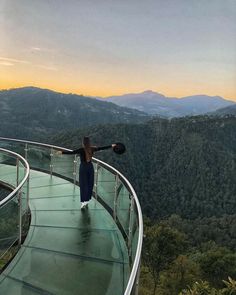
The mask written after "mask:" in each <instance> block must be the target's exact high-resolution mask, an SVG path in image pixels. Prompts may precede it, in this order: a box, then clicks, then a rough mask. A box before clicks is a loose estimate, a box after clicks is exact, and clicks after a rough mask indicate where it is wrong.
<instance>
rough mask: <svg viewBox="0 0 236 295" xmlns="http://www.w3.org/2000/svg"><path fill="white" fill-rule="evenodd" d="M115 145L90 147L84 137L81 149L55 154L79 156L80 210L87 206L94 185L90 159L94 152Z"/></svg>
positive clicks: (88, 140) (86, 138)
mask: <svg viewBox="0 0 236 295" xmlns="http://www.w3.org/2000/svg"><path fill="white" fill-rule="evenodd" d="M115 147H116V144H112V145H107V146H102V147H97V146H92V145H91V143H90V139H89V137H87V136H86V137H84V138H83V141H82V147H81V148H79V149H76V150H73V151H71V152H69V151H58V152H57V154H67V155H72V154H78V155H80V168H79V185H80V198H81V209H83V208H85V207H86V206H88V203H89V201H90V199H91V197H92V193H93V185H94V168H93V164H92V157H93V154H94V152H97V151H101V150H105V149H109V148H113V149H114V148H115Z"/></svg>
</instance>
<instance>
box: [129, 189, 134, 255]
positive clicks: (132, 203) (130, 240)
mask: <svg viewBox="0 0 236 295" xmlns="http://www.w3.org/2000/svg"><path fill="white" fill-rule="evenodd" d="M133 211H134V197H133V196H132V195H130V214H129V236H128V251H129V257H130V258H131V249H132V225H133Z"/></svg>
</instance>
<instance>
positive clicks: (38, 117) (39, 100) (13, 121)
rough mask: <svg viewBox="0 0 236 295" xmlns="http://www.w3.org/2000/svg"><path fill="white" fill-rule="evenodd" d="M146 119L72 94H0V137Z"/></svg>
mask: <svg viewBox="0 0 236 295" xmlns="http://www.w3.org/2000/svg"><path fill="white" fill-rule="evenodd" d="M148 118H149V116H148V115H147V114H145V113H143V112H140V111H138V110H134V109H129V108H124V107H120V106H118V105H116V104H113V103H111V102H106V101H99V100H96V99H93V98H89V97H85V96H82V95H75V94H63V93H58V92H55V91H51V90H47V89H40V88H36V87H23V88H18V89H11V90H2V91H0V134H1V136H7V137H17V138H19V137H21V138H31V139H34V138H38V137H39V135H41V136H42V137H43V136H44V135H47V134H49V133H54V132H58V131H61V130H71V129H75V128H81V127H85V126H91V125H98V124H115V123H116V124H117V123H134V122H136V123H140V122H143V121H145V120H147V119H148Z"/></svg>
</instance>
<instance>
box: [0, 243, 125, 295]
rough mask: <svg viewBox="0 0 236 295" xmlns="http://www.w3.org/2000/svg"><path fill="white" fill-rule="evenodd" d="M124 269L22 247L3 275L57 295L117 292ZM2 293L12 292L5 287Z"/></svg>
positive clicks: (112, 294) (118, 294)
mask: <svg viewBox="0 0 236 295" xmlns="http://www.w3.org/2000/svg"><path fill="white" fill-rule="evenodd" d="M125 268H127V266H126V265H124V264H120V263H115V262H113V263H112V262H105V261H104V262H101V261H99V262H98V261H96V260H93V259H88V258H81V257H75V256H72V255H63V254H60V253H56V252H54V253H52V252H50V251H45V250H42V249H30V248H25V250H24V253H23V255H22V256H21V257H20V259H19V260H18V262H17V263H16V264H15V265H14V267H13V268H12V270H11V271H10V273H9V274H7V272H4V274H5V275H6V277H7V278H8V277H10V278H13V279H15V280H17V281H18V282H19V281H20V282H22V284H28V285H31V286H33V287H34V288H35V289H38V290H40V289H41V290H44V291H41V293H39V294H45V291H46V292H49V293H51V294H61V295H72V294H75V295H78V294H86V295H95V294H96V295H104V294H107V295H121V294H123V292H124V283H125V277H124V274H125V272H126V271H125ZM3 282H4V281H3ZM0 288H1V285H0ZM0 290H1V289H0ZM4 294H12V293H8V290H7V291H6V293H4ZM15 294H17V293H14V295H15ZM20 294H21V293H20ZM46 294H47V293H46Z"/></svg>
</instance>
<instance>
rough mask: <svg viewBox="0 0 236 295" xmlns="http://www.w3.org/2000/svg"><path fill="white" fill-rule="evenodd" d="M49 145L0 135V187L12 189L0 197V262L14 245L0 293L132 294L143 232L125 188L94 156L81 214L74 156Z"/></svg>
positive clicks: (126, 184)
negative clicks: (90, 194) (89, 191)
mask: <svg viewBox="0 0 236 295" xmlns="http://www.w3.org/2000/svg"><path fill="white" fill-rule="evenodd" d="M57 149H58V148H57V147H52V146H49V145H42V144H39V143H32V142H23V141H18V140H10V139H5V138H0V184H1V185H2V186H7V188H8V189H9V188H11V190H12V195H10V197H7V198H4V199H3V200H0V259H3V258H5V257H7V256H9V253H11V251H12V249H15V248H17V251H16V252H17V254H16V255H15V256H14V258H13V259H12V260H10V262H9V263H8V264H7V266H5V267H3V269H2V272H1V274H0V294H4V295H8V294H9V295H12V294H14V295H17V294H23V295H28V294H63V295H64V294H65V295H67V294H68V295H69V294H76V295H78V294H88V295H90V294H91V295H92V294H93V295H94V294H96V295H100V294H101V295H105V294H107V295H108V294H110V295H121V294H126V295H128V294H137V286H138V273H139V263H140V254H141V246H142V235H143V233H142V215H141V210H140V206H139V203H138V200H137V197H136V194H135V192H134V191H133V188H132V187H131V185H130V184H129V182H128V181H127V180H126V179H125V178H124V177H123V176H122V175H121V174H120V173H119V172H118V171H116V170H115V169H114V168H112V167H110V166H109V165H107V164H105V163H103V162H101V161H99V160H97V159H94V167H95V186H94V198H93V199H92V200H91V202H90V204H89V208H88V209H84V210H82V211H81V209H80V193H79V187H78V182H77V179H78V164H79V163H78V159H77V158H76V157H74V156H68V155H63V156H57V155H56V154H55V152H56V150H57ZM60 149H61V148H60ZM12 151H13V153H12ZM20 155H22V156H23V157H24V158H23V157H22V158H20ZM26 160H27V161H26ZM28 163H29V167H30V169H28V170H29V171H28V170H27V164H28ZM27 171H28V172H29V173H28V174H27ZM28 205H29V208H30V210H28ZM29 212H30V214H29ZM29 217H30V222H28V220H29ZM6 224H9V226H10V229H9V226H8V227H7V229H6V228H5V227H6ZM27 224H28V232H27ZM18 245H19V246H18Z"/></svg>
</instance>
